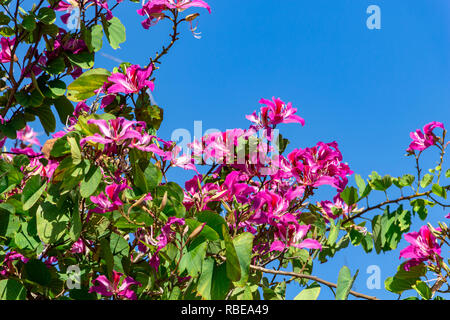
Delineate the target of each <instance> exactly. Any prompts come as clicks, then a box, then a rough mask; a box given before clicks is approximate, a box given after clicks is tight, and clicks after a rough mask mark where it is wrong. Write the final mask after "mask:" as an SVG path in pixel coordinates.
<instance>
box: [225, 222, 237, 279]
mask: <svg viewBox="0 0 450 320" xmlns="http://www.w3.org/2000/svg"><path fill="white" fill-rule="evenodd" d="M222 234H223V238H224V240H225V249H226V253H225V256H226V258H227V262H226V270H227V276H228V278H229V279H230V280H231V281H239V280H240V279H241V266H240V264H239V258H238V256H237V253H236V249H235V247H234V245H233V240H232V239H231V237H230V234H229V233H228V228H227V227H226V226H225V225H222Z"/></svg>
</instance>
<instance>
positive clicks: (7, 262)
mask: <svg viewBox="0 0 450 320" xmlns="http://www.w3.org/2000/svg"><path fill="white" fill-rule="evenodd" d="M16 260H20V261H22V262H23V263H27V262H28V260H29V259H28V258H25V257H24V256H23V255H22V254H20V253H18V252H16V251H10V252H8V253H7V254H6V256H5V259H4V260H3V266H4V267H3V270H1V271H0V275H2V276H7V275H8V274H10V273H14V272H15V271H14V265H13V261H16Z"/></svg>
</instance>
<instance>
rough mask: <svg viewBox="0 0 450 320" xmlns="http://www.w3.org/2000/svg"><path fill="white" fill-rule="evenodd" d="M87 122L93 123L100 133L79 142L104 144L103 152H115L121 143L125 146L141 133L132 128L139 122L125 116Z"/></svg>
mask: <svg viewBox="0 0 450 320" xmlns="http://www.w3.org/2000/svg"><path fill="white" fill-rule="evenodd" d="M87 123H88V124H95V125H96V126H97V127H98V128H99V129H100V132H101V134H98V133H96V134H94V135H93V136H89V137H86V138H84V139H81V141H80V144H81V145H82V146H83V145H84V144H85V143H86V142H87V141H91V142H95V143H101V144H104V145H105V153H107V154H110V153H115V152H117V150H118V147H119V146H121V145H125V146H127V145H128V144H129V143H131V141H132V139H141V137H142V136H141V134H140V133H139V132H138V131H136V129H134V126H136V125H138V124H139V123H138V122H136V121H128V120H126V119H125V118H122V117H119V118H116V119H112V120H109V121H106V120H102V119H100V120H94V119H91V120H88V122H87Z"/></svg>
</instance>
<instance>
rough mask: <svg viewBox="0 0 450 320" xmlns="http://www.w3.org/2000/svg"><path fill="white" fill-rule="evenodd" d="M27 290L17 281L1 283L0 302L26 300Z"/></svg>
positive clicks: (9, 280) (8, 280)
mask: <svg viewBox="0 0 450 320" xmlns="http://www.w3.org/2000/svg"><path fill="white" fill-rule="evenodd" d="M26 297H27V290H26V289H25V287H24V286H23V285H22V284H21V283H20V282H19V281H17V280H14V279H6V280H1V281H0V300H25V299H26Z"/></svg>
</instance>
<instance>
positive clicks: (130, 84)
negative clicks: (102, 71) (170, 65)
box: [108, 65, 154, 93]
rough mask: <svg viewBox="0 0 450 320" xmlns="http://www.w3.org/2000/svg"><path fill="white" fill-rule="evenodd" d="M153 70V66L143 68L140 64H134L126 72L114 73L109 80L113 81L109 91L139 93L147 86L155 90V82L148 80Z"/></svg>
mask: <svg viewBox="0 0 450 320" xmlns="http://www.w3.org/2000/svg"><path fill="white" fill-rule="evenodd" d="M152 72H153V67H152V66H149V67H147V68H145V69H143V68H141V67H140V66H138V65H132V66H130V67H128V68H127V70H126V74H123V73H121V72H116V73H113V74H112V75H111V76H110V77H109V78H108V81H110V82H111V83H112V85H111V86H109V87H108V93H138V92H139V91H140V90H141V89H144V88H147V87H148V88H149V89H150V90H152V91H153V89H154V84H153V82H152V81H149V80H148V78H150V76H151V74H152Z"/></svg>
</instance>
